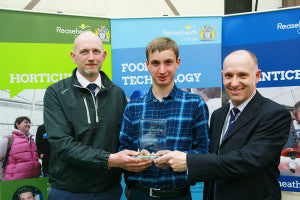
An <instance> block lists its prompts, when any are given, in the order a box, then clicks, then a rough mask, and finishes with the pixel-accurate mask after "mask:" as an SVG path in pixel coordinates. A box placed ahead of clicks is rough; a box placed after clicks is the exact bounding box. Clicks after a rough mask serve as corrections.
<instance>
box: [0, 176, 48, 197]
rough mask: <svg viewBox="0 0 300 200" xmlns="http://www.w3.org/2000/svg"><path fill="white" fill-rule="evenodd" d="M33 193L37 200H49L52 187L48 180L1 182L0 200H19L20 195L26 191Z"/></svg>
mask: <svg viewBox="0 0 300 200" xmlns="http://www.w3.org/2000/svg"><path fill="white" fill-rule="evenodd" d="M28 188H29V189H30V190H32V191H33V195H34V196H35V197H36V200H40V199H43V200H47V196H48V192H49V190H50V185H49V184H48V178H34V179H22V180H15V181H2V182H0V191H1V192H0V200H19V199H18V198H17V197H18V195H19V194H20V193H21V192H22V190H23V191H24V190H25V189H28Z"/></svg>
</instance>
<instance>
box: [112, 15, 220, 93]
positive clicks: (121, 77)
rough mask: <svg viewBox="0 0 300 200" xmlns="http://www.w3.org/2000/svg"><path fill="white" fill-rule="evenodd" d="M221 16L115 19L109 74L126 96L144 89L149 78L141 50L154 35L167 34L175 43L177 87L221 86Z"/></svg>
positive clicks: (146, 88)
mask: <svg viewBox="0 0 300 200" xmlns="http://www.w3.org/2000/svg"><path fill="white" fill-rule="evenodd" d="M221 26H222V24H221V17H201V18H200V17H199V18H196V17H195V18H193V17H191V18H151V19H122V20H121V19H115V20H112V21H111V27H112V57H113V58H117V59H113V60H112V77H113V81H114V83H116V84H117V85H119V86H120V87H122V88H123V89H124V91H125V93H126V96H127V97H128V98H129V97H130V96H131V95H132V94H133V93H134V92H135V91H145V90H148V89H149V88H150V87H151V84H152V80H151V76H150V73H149V72H148V70H147V66H146V55H145V49H146V46H147V45H148V43H149V42H150V41H151V40H152V39H154V38H157V37H170V38H172V39H174V40H175V41H176V43H177V44H178V46H179V51H180V53H179V57H180V58H181V64H180V68H179V69H178V70H177V74H176V77H175V81H176V84H177V86H178V87H180V88H206V87H220V86H221V79H220V74H221V68H220V66H221V31H222V30H221V29H222V27H221Z"/></svg>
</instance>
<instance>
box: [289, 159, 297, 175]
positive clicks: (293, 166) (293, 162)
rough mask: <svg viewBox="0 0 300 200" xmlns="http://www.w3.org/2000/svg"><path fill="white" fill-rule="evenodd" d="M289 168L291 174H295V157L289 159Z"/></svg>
mask: <svg viewBox="0 0 300 200" xmlns="http://www.w3.org/2000/svg"><path fill="white" fill-rule="evenodd" d="M289 168H290V170H291V172H292V173H295V170H296V169H297V163H296V156H293V157H291V160H290V161H289Z"/></svg>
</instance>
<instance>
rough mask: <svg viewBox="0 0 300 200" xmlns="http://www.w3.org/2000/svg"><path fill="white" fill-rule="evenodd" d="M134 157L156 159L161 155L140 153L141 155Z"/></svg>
mask: <svg viewBox="0 0 300 200" xmlns="http://www.w3.org/2000/svg"><path fill="white" fill-rule="evenodd" d="M132 157H133V158H142V159H156V158H159V157H160V156H151V155H149V156H146V155H139V156H132Z"/></svg>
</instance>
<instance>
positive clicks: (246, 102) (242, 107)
mask: <svg viewBox="0 0 300 200" xmlns="http://www.w3.org/2000/svg"><path fill="white" fill-rule="evenodd" d="M255 94H256V91H255V93H254V94H253V96H252V97H250V98H249V99H247V100H246V101H244V102H243V103H241V104H240V105H239V106H237V108H238V109H239V110H240V112H242V111H243V110H244V109H245V107H246V106H247V105H248V103H249V102H250V101H251V99H252V98H253V97H254V95H255ZM229 103H230V107H229V110H231V109H232V108H233V107H235V106H234V105H233V104H232V101H231V100H230V101H229Z"/></svg>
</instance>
